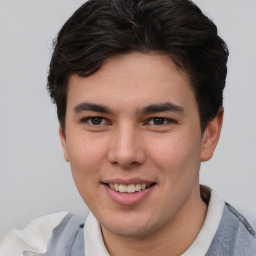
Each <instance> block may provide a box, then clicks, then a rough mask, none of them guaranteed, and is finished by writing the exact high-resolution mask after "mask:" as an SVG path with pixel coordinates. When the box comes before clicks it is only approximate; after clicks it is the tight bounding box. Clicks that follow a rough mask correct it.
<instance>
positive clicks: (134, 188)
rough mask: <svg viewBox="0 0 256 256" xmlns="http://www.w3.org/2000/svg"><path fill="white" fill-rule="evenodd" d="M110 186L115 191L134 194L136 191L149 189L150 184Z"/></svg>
mask: <svg viewBox="0 0 256 256" xmlns="http://www.w3.org/2000/svg"><path fill="white" fill-rule="evenodd" d="M109 186H110V187H111V188H112V189H114V190H115V191H117V192H121V193H126V192H128V193H134V192H136V191H141V190H143V189H145V188H147V187H149V186H150V185H149V184H129V185H124V184H109Z"/></svg>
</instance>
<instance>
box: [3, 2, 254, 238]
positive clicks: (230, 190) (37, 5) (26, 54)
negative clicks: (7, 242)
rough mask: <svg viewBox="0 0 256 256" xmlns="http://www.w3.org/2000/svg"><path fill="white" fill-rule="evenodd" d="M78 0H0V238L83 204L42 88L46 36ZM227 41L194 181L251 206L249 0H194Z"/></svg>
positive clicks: (49, 45) (47, 56)
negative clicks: (216, 115)
mask: <svg viewBox="0 0 256 256" xmlns="http://www.w3.org/2000/svg"><path fill="white" fill-rule="evenodd" d="M83 2H84V1H82V0H72V1H71V0H54V1H52V0H22V1H19V0H8V1H7V0H0V174H1V175H0V217H1V218H0V241H1V240H2V238H3V236H4V234H6V232H7V231H8V230H9V229H10V228H12V227H16V228H23V227H24V226H25V225H26V224H28V222H30V221H31V220H32V219H34V218H37V217H39V216H42V215H44V214H47V213H51V212H56V211H60V210H68V211H71V212H75V213H80V214H83V213H85V212H86V211H87V208H86V206H85V205H84V203H83V201H82V200H81V199H80V196H79V194H78V192H77V191H76V188H75V185H74V183H73V180H72V176H71V173H70V168H69V165H68V163H66V162H65V161H64V159H63V154H62V149H61V146H60V142H59V138H58V122H57V118H56V113H55V106H54V105H53V104H52V103H51V101H50V98H49V97H48V95H47V91H46V77H47V71H48V65H49V61H50V56H51V53H52V50H51V48H52V40H53V38H54V37H55V35H56V34H57V32H58V31H59V29H60V27H61V26H62V25H63V23H64V22H65V21H66V20H67V18H68V17H69V16H70V15H71V14H72V13H73V12H74V11H75V10H76V9H77V8H78V7H79V6H80V5H81V4H82V3H83ZM195 2H196V3H197V4H198V5H199V6H200V7H201V9H202V10H203V11H204V12H205V13H206V14H208V15H209V16H210V18H212V19H213V20H214V22H215V23H216V24H217V26H218V28H219V33H220V35H221V36H222V37H223V38H224V40H225V41H226V43H227V44H228V46H229V49H230V59H229V63H228V67H229V71H228V78H227V85H226V90H225V94H224V107H225V118H224V127H223V132H222V136H221V139H220V142H219V146H218V148H217V150H216V153H215V155H214V157H213V159H212V160H211V161H209V162H207V163H203V164H202V168H201V183H203V184H207V185H209V186H211V187H213V188H214V189H215V190H216V191H217V193H218V194H219V195H220V196H221V197H222V198H224V199H225V200H226V201H228V202H230V203H232V204H233V205H236V206H240V207H243V208H248V209H250V208H251V209H252V208H254V209H255V208H256V185H255V181H256V134H255V133H256V113H255V112H256V100H255V97H256V82H255V73H256V49H255V47H256V29H255V26H256V16H255V12H256V1H255V0H243V1H238V0H235V1H234V0H215V1H212V0H196V1H195Z"/></svg>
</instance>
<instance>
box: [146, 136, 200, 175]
mask: <svg viewBox="0 0 256 256" xmlns="http://www.w3.org/2000/svg"><path fill="white" fill-rule="evenodd" d="M193 139H194V138H193V137H192V136H189V135H187V136H185V135H180V136H170V137H168V138H166V137H165V138H164V139H163V140H159V139H158V140H155V141H154V142H152V145H154V147H151V150H150V155H151V159H152V160H153V161H154V162H155V164H156V165H158V167H161V168H165V169H167V170H170V171H172V172H175V170H177V171H180V169H184V168H185V169H187V168H189V169H191V168H195V167H196V166H199V164H200V143H199V141H195V140H193Z"/></svg>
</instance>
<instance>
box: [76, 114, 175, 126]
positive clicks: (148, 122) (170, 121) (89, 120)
mask: <svg viewBox="0 0 256 256" xmlns="http://www.w3.org/2000/svg"><path fill="white" fill-rule="evenodd" d="M93 119H96V120H94V121H96V122H97V121H100V123H98V124H95V123H94V124H93V122H94V121H93ZM97 119H99V120H97ZM103 121H104V123H102V122H103ZM154 121H155V122H159V121H160V124H156V123H154ZM161 121H162V122H163V123H161ZM81 123H88V124H89V125H91V126H102V125H106V124H111V122H108V120H107V119H106V118H104V117H101V116H90V117H87V118H83V119H82V120H81ZM176 123H177V121H175V120H174V119H170V118H165V117H160V116H159V117H158V116H156V117H152V118H149V119H147V120H146V122H145V123H144V125H153V126H164V125H167V124H176Z"/></svg>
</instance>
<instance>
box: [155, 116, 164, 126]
mask: <svg viewBox="0 0 256 256" xmlns="http://www.w3.org/2000/svg"><path fill="white" fill-rule="evenodd" d="M152 122H153V124H154V125H163V124H165V122H166V119H165V118H162V117H154V118H152Z"/></svg>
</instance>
